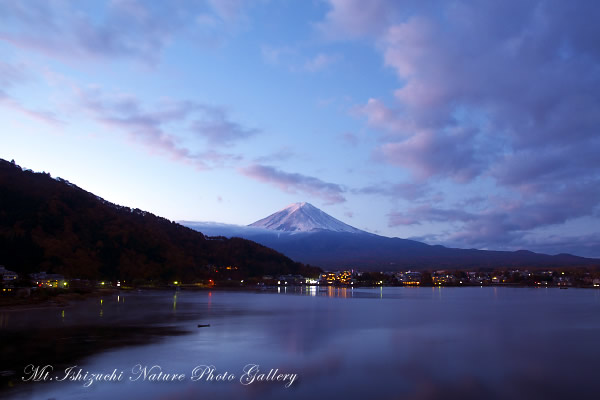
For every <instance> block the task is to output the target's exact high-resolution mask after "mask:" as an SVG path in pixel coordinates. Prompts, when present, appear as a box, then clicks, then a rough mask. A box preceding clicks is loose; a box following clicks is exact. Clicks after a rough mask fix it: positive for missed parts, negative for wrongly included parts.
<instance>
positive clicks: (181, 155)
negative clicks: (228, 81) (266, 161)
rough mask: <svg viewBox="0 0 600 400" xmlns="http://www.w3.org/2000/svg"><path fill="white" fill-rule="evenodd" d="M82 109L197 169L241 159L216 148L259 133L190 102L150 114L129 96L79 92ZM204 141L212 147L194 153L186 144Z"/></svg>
mask: <svg viewBox="0 0 600 400" xmlns="http://www.w3.org/2000/svg"><path fill="white" fill-rule="evenodd" d="M78 102H79V104H78V106H79V107H81V108H82V109H84V110H85V111H86V112H87V113H88V114H89V115H90V116H91V117H92V118H94V119H95V120H96V121H97V122H99V123H101V124H103V125H106V126H109V127H111V128H116V129H118V130H119V131H121V132H124V133H126V134H127V135H128V137H129V138H130V139H131V140H132V141H133V142H134V143H139V144H141V145H143V146H145V147H146V148H147V149H148V150H149V151H150V152H152V153H159V154H162V155H165V156H168V157H170V158H172V159H175V160H179V161H183V162H186V163H190V164H193V165H194V166H195V167H197V168H199V169H206V168H211V167H214V166H220V165H225V164H226V163H228V162H232V161H239V160H240V159H241V158H242V157H241V156H239V155H234V154H227V153H223V152H221V151H218V150H216V149H215V147H221V146H231V145H232V144H233V143H234V142H236V141H238V140H242V139H245V138H247V137H249V136H251V135H253V134H255V133H257V131H256V130H253V129H246V128H243V127H242V126H241V125H240V124H239V123H237V122H234V121H231V120H230V119H229V117H228V116H227V113H226V112H225V111H224V109H222V108H220V107H215V106H210V105H204V104H199V103H196V102H192V101H173V100H164V101H162V102H161V103H160V104H159V105H158V106H156V107H154V109H147V108H145V107H144V105H143V104H142V102H141V101H140V100H138V99H137V98H136V97H134V96H131V95H123V94H121V95H115V94H105V93H103V92H102V91H101V90H100V89H97V88H96V89H86V90H79V92H78ZM195 137H197V138H204V139H205V141H206V143H207V144H208V147H206V146H202V149H201V150H193V149H192V148H191V147H190V146H189V145H187V144H186V139H188V140H189V139H193V138H195Z"/></svg>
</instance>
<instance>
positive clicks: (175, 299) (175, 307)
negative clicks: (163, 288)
mask: <svg viewBox="0 0 600 400" xmlns="http://www.w3.org/2000/svg"><path fill="white" fill-rule="evenodd" d="M173 311H177V292H175V294H174V295H173Z"/></svg>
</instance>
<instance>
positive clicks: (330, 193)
mask: <svg viewBox="0 0 600 400" xmlns="http://www.w3.org/2000/svg"><path fill="white" fill-rule="evenodd" d="M240 172H241V173H242V174H244V175H246V176H248V177H250V178H252V179H255V180H257V181H260V182H264V183H268V184H270V185H273V186H275V187H277V188H278V189H280V190H282V191H284V192H287V193H293V194H296V193H303V194H308V195H310V196H314V197H318V198H320V199H323V200H325V201H326V203H327V204H336V203H343V202H345V201H346V199H345V198H344V196H343V193H344V192H345V189H344V188H343V187H342V186H340V185H338V184H335V183H329V182H324V181H322V180H320V179H319V178H315V177H312V176H306V175H302V174H298V173H289V172H285V171H281V170H278V169H276V168H273V167H270V166H265V165H259V164H254V165H251V166H249V167H246V168H243V169H241V170H240Z"/></svg>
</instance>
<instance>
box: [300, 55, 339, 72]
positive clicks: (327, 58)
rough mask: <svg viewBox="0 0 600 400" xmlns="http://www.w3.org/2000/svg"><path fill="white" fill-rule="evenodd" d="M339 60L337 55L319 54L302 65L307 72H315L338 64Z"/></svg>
mask: <svg viewBox="0 0 600 400" xmlns="http://www.w3.org/2000/svg"><path fill="white" fill-rule="evenodd" d="M340 58H341V56H340V55H338V54H326V53H319V54H317V55H316V56H314V57H313V58H311V59H309V60H307V61H306V62H305V63H304V69H306V70H307V71H309V72H317V71H320V70H322V69H325V68H327V67H329V66H331V65H332V64H334V63H336V62H338V61H339V60H340Z"/></svg>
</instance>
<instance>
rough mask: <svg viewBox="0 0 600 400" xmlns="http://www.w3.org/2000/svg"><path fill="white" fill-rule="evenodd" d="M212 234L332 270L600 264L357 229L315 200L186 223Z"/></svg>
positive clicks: (598, 263) (523, 251)
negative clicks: (227, 220)
mask: <svg viewBox="0 0 600 400" xmlns="http://www.w3.org/2000/svg"><path fill="white" fill-rule="evenodd" d="M183 223H184V224H185V225H186V226H189V227H191V228H193V229H199V230H205V231H210V232H211V234H220V235H224V236H239V237H244V238H247V239H251V240H254V241H256V242H258V243H261V244H263V245H265V246H268V247H271V248H273V249H275V250H277V251H280V252H281V253H283V254H285V255H287V256H288V257H290V258H292V259H294V260H296V261H300V262H304V263H310V264H313V265H319V266H321V267H326V268H352V267H354V268H360V269H365V270H399V269H406V268H412V269H443V268H497V267H532V268H535V267H568V266H600V260H597V259H588V258H582V257H577V256H573V255H570V254H559V255H555V256H550V255H546V254H538V253H533V252H530V251H526V250H519V251H515V252H508V251H486V250H475V249H455V248H447V247H444V246H440V245H436V246H431V245H427V244H425V243H421V242H417V241H414V240H408V239H400V238H390V237H385V236H379V235H375V234H372V233H368V232H365V231H362V230H360V229H357V228H354V227H352V226H350V225H348V224H345V223H344V222H342V221H339V220H337V219H335V218H334V217H332V216H330V215H328V214H326V213H325V212H323V211H321V210H319V209H318V208H316V207H314V206H313V205H311V204H309V203H295V204H291V205H290V206H288V207H286V208H284V209H283V210H281V211H278V212H276V213H274V214H272V215H270V216H268V217H266V218H264V219H261V220H259V221H256V222H254V223H252V224H250V225H249V226H248V227H240V226H231V225H223V224H203V223H194V222H183Z"/></svg>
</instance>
